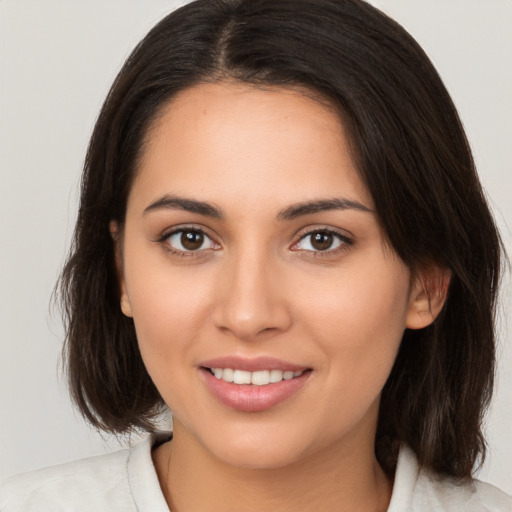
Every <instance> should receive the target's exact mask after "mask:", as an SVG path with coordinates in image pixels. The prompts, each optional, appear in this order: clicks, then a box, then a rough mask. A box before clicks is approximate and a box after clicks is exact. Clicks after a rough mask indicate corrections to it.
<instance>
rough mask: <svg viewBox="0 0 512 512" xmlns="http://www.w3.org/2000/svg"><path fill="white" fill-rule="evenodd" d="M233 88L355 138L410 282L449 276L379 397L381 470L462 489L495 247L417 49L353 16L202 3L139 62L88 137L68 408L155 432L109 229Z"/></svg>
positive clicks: (72, 294) (372, 16) (477, 405)
mask: <svg viewBox="0 0 512 512" xmlns="http://www.w3.org/2000/svg"><path fill="white" fill-rule="evenodd" d="M218 80H232V81H239V82H244V83H249V84H254V85H256V86H258V85H271V86H283V87H297V86H298V87H301V88H303V89H306V90H309V91H311V92H313V93H314V94H317V95H319V96H321V97H323V98H326V99H328V101H329V102H330V104H332V105H334V106H335V108H336V110H337V111H338V112H340V115H341V117H342V120H343V123H344V125H345V127H346V128H347V131H348V133H349V137H350V139H351V143H352V145H353V148H354V154H355V159H356V164H357V167H358V171H359V173H360V176H361V178H362V179H363V181H364V183H365V184H366V186H367V187H368V189H369V191H370V193H371V195H372V197H373V200H374V202H375V206H376V210H377V213H378V216H379V219H380V222H381V224H382V227H383V230H384V232H385V234H386V236H387V238H388V240H389V242H390V244H391V245H392V247H393V248H394V249H395V251H396V252H397V253H398V255H399V256H400V257H401V258H402V260H403V261H404V262H405V263H406V264H407V265H408V266H409V267H410V268H411V269H412V270H413V271H414V270H415V269H418V268H420V267H422V266H425V265H432V264H435V265H438V266H441V267H443V268H447V269H449V270H450V271H451V273H452V279H451V285H450V289H449V295H448V299H447V302H446V304H445V307H444V309H443V311H442V312H441V314H440V315H439V317H438V318H437V320H436V321H435V322H434V323H433V324H432V325H431V326H429V327H427V328H424V329H422V330H417V331H412V330H406V332H405V335H404V337H403V340H402V343H401V348H400V351H399V354H398V357H397V360H396V362H395V365H394V367H393V370H392V372H391V375H390V377H389V379H388V381H387V383H386V386H385V388H384V390H383V394H382V399H381V409H380V417H379V424H378V431H377V439H376V453H377V456H378V458H379V461H380V463H381V464H382V465H383V467H384V468H385V469H388V470H390V471H392V469H393V465H394V463H395V461H396V446H397V445H398V444H399V443H407V444H409V445H410V446H411V447H412V449H413V450H414V451H415V452H416V454H417V456H418V459H419V461H420V463H421V464H424V465H425V466H427V467H429V468H431V469H433V470H435V471H437V472H438V473H443V474H449V475H453V476H456V477H469V476H470V475H471V473H472V470H473V468H474V466H475V464H476V463H477V462H478V460H479V459H480V458H482V457H483V454H484V453H485V443H484V440H483V437H482V432H481V422H482V415H483V412H484V410H485V408H486V406H487V404H488V402H489V399H490V396H491V392H492V384H493V372H494V357H495V340H494V312H495V300H496V293H497V286H498V280H499V273H500V255H501V243H500V239H499V235H498V233H497V231H496V228H495V224H494V221H493V219H492V216H491V214H490V212H489V208H488V206H487V204H486V200H485V198H484V194H483V192H482V189H481V186H480V183H479V180H478V177H477V174H476V171H475V167H474V164H473V159H472V156H471V151H470V148H469V146H468V142H467V140H466V137H465V134H464V131H463V129H462V126H461V122H460V120H459V117H458V115H457V112H456V109H455V107H454V105H453V103H452V101H451V99H450V97H449V95H448V92H447V91H446V89H445V87H444V86H443V84H442V82H441V79H440V78H439V76H438V74H437V73H436V71H435V69H434V68H433V66H432V64H431V63H430V61H429V59H428V58H427V57H426V55H425V54H424V52H423V51H422V50H421V48H420V47H419V46H418V44H417V43H416V42H415V41H414V39H413V38H412V37H411V36H410V35H409V34H408V33H407V32H406V31H405V30H404V29H403V28H402V27H401V26H400V25H398V24H397V23H396V22H394V21H393V20H391V19H389V18H388V17H387V16H385V15H384V14H382V13H381V12H380V11H378V10H377V9H375V8H373V7H371V6H370V5H368V4H367V3H365V2H363V1H361V0H280V1H274V0H198V1H195V2H192V3H190V4H188V5H186V6H184V7H182V8H180V9H178V10H176V11H174V12H173V13H171V14H170V15H169V16H167V17H166V18H164V19H163V20H162V21H161V22H160V23H158V25H156V26H155V27H154V28H153V29H152V30H151V31H150V32H149V34H148V35H147V36H146V37H145V38H144V40H143V41H142V42H141V43H140V44H139V45H138V46H137V47H136V48H135V50H134V51H133V53H132V54H131V56H130V57H129V58H128V60H127V61H126V63H125V65H124V67H123V68H122V70H121V71H120V73H119V75H118V77H117V78H116V80H115V83H114V84H113V86H112V88H111V90H110V93H109V95H108V97H107V99H106V101H105V103H104V105H103V108H102V110H101V113H100V115H99V118H98V120H97V123H96V126H95V128H94V132H93V134H92V138H91V141H90V146H89V149H88V152H87V157H86V162H85V169H84V173H83V177H82V189H81V190H82V192H81V200H80V209H79V214H78V219H77V224H76V230H75V234H74V241H73V246H72V249H71V253H70V256H69V259H68V262H67V264H66V265H65V268H64V270H63V273H62V277H61V281H60V283H61V287H60V291H61V298H62V303H63V306H64V314H65V319H66V321H67V322H66V325H67V338H66V344H65V357H66V360H67V365H68V372H69V382H70V387H71V392H72V395H73V398H74V400H75V402H76V403H77V404H78V407H79V408H80V410H81V411H82V413H83V414H84V416H85V417H86V418H87V419H88V420H89V421H90V422H91V423H92V424H93V425H95V426H96V427H99V428H101V429H105V430H107V431H110V432H115V433H123V432H128V431H130V430H131V429H146V430H151V429H153V428H154V423H153V421H154V419H155V418H156V417H157V415H158V413H159V412H160V411H161V410H162V407H163V402H162V399H161V397H160V395H159V393H158V390H157V389H156V388H155V386H154V385H153V383H152V381H151V379H150V377H149V375H148V373H147V372H146V369H145V367H144V365H143V362H142V359H141V356H140V354H139V349H138V345H137V340H136V336H135V331H134V325H133V322H132V320H131V319H129V318H126V317H125V316H123V315H122V313H121V310H120V307H119V285H118V282H117V277H116V271H115V263H114V245H113V242H112V239H111V236H110V233H109V222H110V221H111V220H116V221H117V222H119V223H120V225H121V226H122V223H123V220H124V215H125V209H126V200H127V195H128V192H129V190H130V186H131V182H132V180H133V176H134V173H135V172H136V169H137V161H138V158H139V155H140V153H141V150H142V147H143V142H144V137H145V134H146V133H147V130H148V127H149V126H150V124H151V123H152V121H154V119H155V117H156V116H157V115H158V113H159V112H160V111H161V110H162V107H163V106H164V105H165V104H166V103H167V102H168V101H169V100H170V99H171V98H172V97H173V96H174V95H176V94H177V93H178V92H179V91H182V90H184V89H186V88H189V87H191V86H193V85H194V84H198V83H200V82H214V81H218Z"/></svg>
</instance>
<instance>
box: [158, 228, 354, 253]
mask: <svg viewBox="0 0 512 512" xmlns="http://www.w3.org/2000/svg"><path fill="white" fill-rule="evenodd" d="M187 232H189V233H196V234H199V235H202V236H204V237H205V239H208V240H210V242H211V243H212V244H215V245H218V244H216V243H215V242H214V241H213V240H212V238H211V237H210V236H209V235H208V234H207V233H206V232H205V231H204V230H203V229H201V228H197V227H193V226H190V227H189V226H181V227H179V228H177V229H173V230H172V231H169V232H166V233H164V234H163V235H162V236H161V237H160V238H158V239H157V240H156V242H158V243H160V244H162V245H164V247H165V249H166V250H167V251H169V252H170V253H172V254H173V255H175V256H178V257H182V258H187V257H197V256H198V255H199V253H200V252H202V251H204V250H208V249H198V250H181V249H176V248H174V247H173V246H172V245H171V244H170V243H169V239H170V238H171V237H172V236H174V235H177V234H180V233H181V234H183V233H187ZM316 234H324V235H331V236H333V237H334V238H336V239H337V240H338V241H339V242H340V243H339V245H338V246H337V247H335V248H334V249H330V248H329V249H326V250H308V249H293V247H296V246H297V245H298V244H300V243H301V242H302V241H303V240H305V239H306V238H307V237H310V236H312V235H316ZM203 243H204V242H203ZM353 244H354V241H353V240H352V239H351V238H349V237H347V236H346V235H344V234H342V233H340V232H338V231H336V230H333V229H327V228H315V229H312V230H310V231H307V232H306V233H303V234H302V235H301V236H300V238H299V240H298V241H297V242H295V243H294V244H293V245H292V250H295V251H297V252H299V251H300V252H303V253H313V255H314V257H315V258H318V257H327V256H333V255H335V254H338V253H341V252H344V251H346V250H348V249H349V247H350V246H352V245H353ZM214 250H215V249H214Z"/></svg>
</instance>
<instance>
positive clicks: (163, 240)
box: [155, 224, 220, 256]
mask: <svg viewBox="0 0 512 512" xmlns="http://www.w3.org/2000/svg"><path fill="white" fill-rule="evenodd" d="M183 231H194V232H196V233H201V234H202V235H203V236H204V237H205V238H208V239H209V240H210V241H211V243H212V244H213V245H215V246H216V247H215V248H208V249H198V250H195V251H193V250H181V249H178V248H176V247H173V246H172V245H171V244H170V243H168V240H169V238H171V237H172V236H173V235H176V234H178V233H182V232H183ZM155 242H157V243H160V244H162V245H165V248H166V250H168V251H169V252H171V253H173V254H176V255H179V256H198V255H199V254H200V253H204V252H205V251H210V250H216V249H217V248H220V244H219V243H218V242H217V241H216V240H215V237H213V236H212V235H210V234H209V232H208V230H206V229H205V228H204V227H202V226H198V225H197V224H182V225H178V226H173V227H171V228H168V229H166V230H164V232H163V233H162V234H161V235H160V236H159V237H158V238H157V239H156V240H155Z"/></svg>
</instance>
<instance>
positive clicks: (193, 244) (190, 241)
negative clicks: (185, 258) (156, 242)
mask: <svg viewBox="0 0 512 512" xmlns="http://www.w3.org/2000/svg"><path fill="white" fill-rule="evenodd" d="M167 240H168V243H169V245H170V246H171V247H172V248H174V249H177V250H178V251H183V252H191V251H199V250H202V249H214V248H215V244H214V242H213V240H212V239H211V238H210V237H209V236H207V235H206V234H205V233H203V232H202V231H197V230H194V229H182V230H180V231H175V232H174V233H172V234H171V235H170V236H168V237H167Z"/></svg>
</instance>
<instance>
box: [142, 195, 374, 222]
mask: <svg viewBox="0 0 512 512" xmlns="http://www.w3.org/2000/svg"><path fill="white" fill-rule="evenodd" d="M162 209H170V210H184V211H187V212H191V213H197V214H199V215H204V216H206V217H212V218H214V219H219V220H222V219H224V214H223V213H222V210H221V209H220V208H218V207H216V206H214V205H212V204H210V203H207V202H205V201H197V200H196V199H189V198H184V197H178V196H175V195H170V194H166V195H165V196H162V197H161V198H159V199H157V200H156V201H154V202H152V203H151V204H150V205H149V206H148V207H146V208H145V210H144V215H146V214H147V213H149V212H152V211H155V210H162ZM331 210H356V211H360V212H366V213H372V210H371V209H370V208H368V207H367V206H365V205H364V204H362V203H359V202H358V201H354V200H351V199H345V198H332V199H319V200H312V201H305V202H302V203H297V204H293V205H291V206H288V207H287V208H285V209H284V210H281V211H280V212H279V213H278V215H277V219H278V220H280V221H287V220H293V219H296V218H298V217H303V216H305V215H311V214H313V213H319V212H325V211H331Z"/></svg>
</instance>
